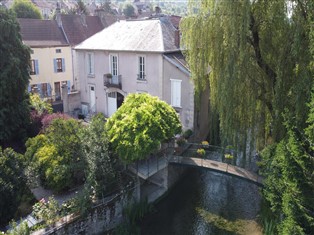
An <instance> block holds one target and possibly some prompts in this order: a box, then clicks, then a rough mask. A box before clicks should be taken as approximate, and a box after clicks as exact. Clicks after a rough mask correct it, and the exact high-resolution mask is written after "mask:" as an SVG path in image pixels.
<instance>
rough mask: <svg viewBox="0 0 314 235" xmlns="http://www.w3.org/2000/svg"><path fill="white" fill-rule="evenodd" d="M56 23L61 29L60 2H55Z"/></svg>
mask: <svg viewBox="0 0 314 235" xmlns="http://www.w3.org/2000/svg"><path fill="white" fill-rule="evenodd" d="M56 21H57V23H58V26H59V27H62V20H61V9H60V2H59V1H58V2H57V8H56Z"/></svg>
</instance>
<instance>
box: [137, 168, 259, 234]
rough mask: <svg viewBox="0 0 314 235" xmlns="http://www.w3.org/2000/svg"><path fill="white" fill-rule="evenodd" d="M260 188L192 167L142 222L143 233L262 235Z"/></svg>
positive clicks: (230, 177)
mask: <svg viewBox="0 0 314 235" xmlns="http://www.w3.org/2000/svg"><path fill="white" fill-rule="evenodd" d="M259 206H260V196H259V188H258V187H257V186H256V185H254V184H252V183H249V182H247V181H244V180H241V179H238V178H234V177H232V176H228V175H223V174H219V173H215V172H211V171H208V170H200V169H192V170H190V171H189V172H188V173H187V175H185V177H183V178H182V180H181V181H180V182H179V183H178V184H177V185H176V186H175V187H174V188H173V189H172V190H171V191H170V193H169V194H168V195H167V196H166V197H165V198H163V199H162V200H161V201H160V202H159V203H158V204H157V205H156V206H155V210H154V212H152V213H151V214H150V215H148V216H146V217H145V219H144V220H143V221H142V223H141V225H140V226H141V234H143V235H154V234H156V235H167V234H171V235H175V234H180V235H185V234H191V235H202V234H213V235H220V234H221V235H232V234H244V235H246V234H247V235H255V234H256V235H261V234H262V233H261V228H260V227H259V225H258V224H257V222H256V220H257V219H256V217H257V213H258V211H259Z"/></svg>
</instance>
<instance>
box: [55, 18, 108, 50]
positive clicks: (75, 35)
mask: <svg viewBox="0 0 314 235" xmlns="http://www.w3.org/2000/svg"><path fill="white" fill-rule="evenodd" d="M60 17H61V21H62V27H63V30H64V33H65V34H66V37H67V39H68V40H69V43H70V44H71V45H76V44H79V43H81V42H82V41H84V40H85V39H87V38H89V37H90V36H92V35H94V34H95V33H97V32H99V31H101V30H102V29H103V28H104V25H103V24H102V22H101V20H100V18H99V17H98V16H85V15H64V14H61V15H60Z"/></svg>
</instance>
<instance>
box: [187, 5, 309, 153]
mask: <svg viewBox="0 0 314 235" xmlns="http://www.w3.org/2000/svg"><path fill="white" fill-rule="evenodd" d="M194 3H195V2H194V1H191V3H190V5H191V9H192V8H193V7H192V6H194V5H195V4H194ZM311 9H312V10H313V4H312V2H311V1H306V0H302V1H301V0H276V1H267V0H228V1H224V0H221V1H218V0H206V1H200V8H199V11H198V13H197V14H191V15H190V16H189V17H187V18H185V19H183V21H182V23H181V29H182V43H183V45H184V46H185V48H186V49H187V50H186V51H185V54H186V57H187V60H188V63H189V66H190V69H191V72H192V78H193V80H194V82H195V86H196V90H197V91H200V90H202V89H204V87H205V86H206V84H208V83H207V82H208V81H209V86H210V101H211V105H212V110H213V111H214V112H217V113H218V115H219V122H220V133H221V139H222V141H223V143H224V144H227V143H228V144H234V145H235V146H239V143H242V145H244V143H246V142H247V135H248V134H250V137H255V138H254V139H255V140H256V143H257V146H258V148H262V147H264V146H265V145H266V144H267V143H272V142H276V141H278V140H280V139H281V138H282V137H283V136H284V135H285V133H286V130H285V128H284V125H283V117H282V114H283V111H284V110H285V109H288V110H289V112H292V113H293V114H294V117H295V119H296V122H297V124H298V126H299V127H300V128H301V127H302V128H303V127H305V119H306V116H307V115H306V114H307V113H308V107H307V105H306V102H308V101H309V97H310V94H311V84H312V80H313V76H312V74H311V71H310V66H309V64H310V61H311V56H310V51H309V33H308V32H309V27H310V24H309V18H310V16H309V12H310V11H311ZM193 10H194V8H193Z"/></svg>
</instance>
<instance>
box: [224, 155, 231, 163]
mask: <svg viewBox="0 0 314 235" xmlns="http://www.w3.org/2000/svg"><path fill="white" fill-rule="evenodd" d="M232 159H233V155H231V154H230V153H227V154H225V160H226V163H227V164H231V161H232Z"/></svg>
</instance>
